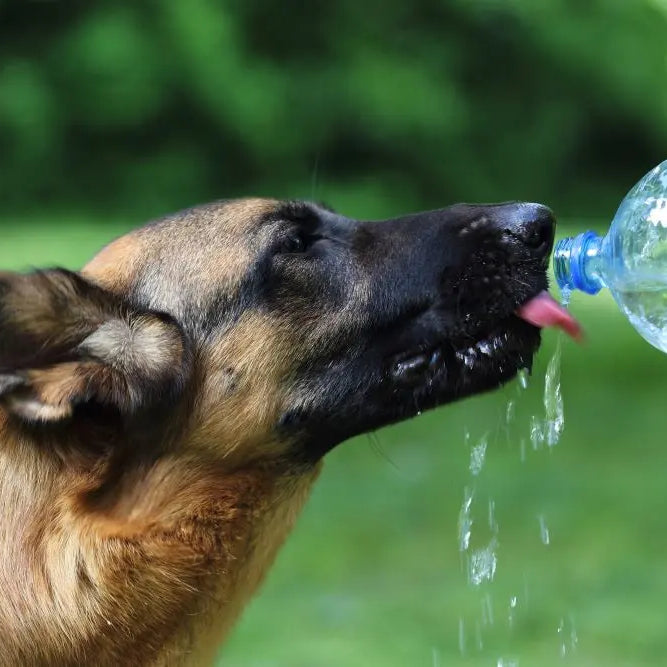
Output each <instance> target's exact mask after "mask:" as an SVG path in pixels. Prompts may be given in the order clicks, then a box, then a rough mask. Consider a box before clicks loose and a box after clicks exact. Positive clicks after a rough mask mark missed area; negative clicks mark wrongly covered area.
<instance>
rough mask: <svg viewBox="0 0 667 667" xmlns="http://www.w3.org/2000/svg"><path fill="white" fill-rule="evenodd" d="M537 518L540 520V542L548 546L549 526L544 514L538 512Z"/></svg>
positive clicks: (549, 539) (549, 538) (549, 537)
mask: <svg viewBox="0 0 667 667" xmlns="http://www.w3.org/2000/svg"><path fill="white" fill-rule="evenodd" d="M537 519H538V521H539V522H540V539H541V540H542V544H544V545H545V546H549V544H550V543H551V535H550V534H549V527H548V526H547V521H546V519H545V518H544V514H540V515H539V516H538V517H537Z"/></svg>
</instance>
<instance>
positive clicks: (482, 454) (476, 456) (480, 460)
mask: <svg viewBox="0 0 667 667" xmlns="http://www.w3.org/2000/svg"><path fill="white" fill-rule="evenodd" d="M488 444H489V438H488V434H486V433H485V434H484V435H483V436H482V437H481V438H480V439H479V442H478V443H477V444H476V445H474V446H473V448H472V449H471V450H470V472H471V473H472V474H473V475H474V476H475V477H477V475H479V473H480V472H481V471H482V468H483V467H484V460H485V459H486V448H487V446H488Z"/></svg>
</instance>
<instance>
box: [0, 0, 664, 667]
mask: <svg viewBox="0 0 667 667" xmlns="http://www.w3.org/2000/svg"><path fill="white" fill-rule="evenodd" d="M666 36H667V0H632V1H629V0H588V2H585V3H584V2H575V0H568V1H566V0H539V1H537V0H486V1H481V0H480V1H474V0H439V1H435V0H432V1H428V0H419V1H417V2H410V3H406V2H401V1H399V0H383V1H382V2H379V1H378V0H369V1H368V2H363V3H360V2H358V1H356V0H338V1H337V2H320V1H317V0H314V1H311V2H308V3H304V2H296V1H295V0H283V1H282V2H280V3H278V2H273V3H272V2H268V1H264V0H255V1H254V2H248V1H244V0H227V2H215V1H213V0H187V1H182V2H173V1H172V2H170V1H168V0H132V1H129V0H126V1H122V0H118V1H116V2H113V3H103V2H90V0H88V1H87V2H83V1H81V2H77V1H75V0H69V1H68V2H64V1H62V2H59V1H57V0H50V1H49V0H44V1H41V2H31V1H29V0H21V1H17V2H11V1H9V0H4V1H2V0H0V175H1V177H0V234H1V235H2V236H1V238H2V243H1V244H0V266H1V267H2V268H26V267H28V266H31V265H44V264H47V265H48V264H54V263H59V264H64V265H67V266H70V267H78V266H80V265H81V264H82V263H83V262H84V261H85V260H86V259H87V258H88V257H89V256H90V255H91V254H92V253H93V252H94V251H95V250H96V249H97V248H98V247H99V246H100V245H102V244H103V243H104V242H105V241H107V240H109V239H110V238H111V237H113V236H114V235H117V234H119V233H121V232H122V231H124V230H126V229H129V228H131V227H133V226H136V225H137V224H139V223H140V222H142V221H143V220H145V219H148V218H151V217H155V216H158V215H161V214H163V213H166V212H169V211H172V210H174V209H176V208H179V207H185V206H189V205H192V204H195V203H198V202H203V201H206V200H210V199H216V198H222V197H232V196H242V195H252V194H259V195H271V196H276V197H302V198H314V199H318V200H324V201H326V202H327V203H329V204H331V205H333V206H334V207H336V208H338V209H339V210H341V211H342V212H344V213H346V214H347V215H350V216H356V217H381V216H394V215H398V214H400V213H403V212H407V211H410V210H417V209H425V208H429V207H440V206H443V205H446V204H449V203H453V202H455V201H464V200H467V201H497V200H508V199H527V200H533V201H542V202H544V203H547V204H549V205H550V206H551V207H552V208H553V209H554V210H555V211H556V213H557V214H558V215H559V216H560V218H561V220H562V224H561V228H560V234H561V235H562V234H565V233H567V232H569V231H575V230H579V229H582V228H583V227H584V226H593V227H594V228H596V229H598V230H599V231H603V230H604V229H605V227H606V225H607V221H608V220H609V218H610V217H611V216H612V215H613V212H614V210H615V208H616V206H617V205H618V203H619V202H620V200H621V198H622V197H623V195H624V194H625V192H626V191H627V190H628V189H629V188H630V186H631V185H632V184H633V183H634V182H635V181H636V180H637V179H638V178H639V177H640V176H641V175H643V174H644V173H645V172H646V171H647V170H648V169H649V168H651V167H652V166H654V165H655V164H657V163H658V162H660V161H661V160H663V159H665V157H667V85H665V82H666V81H667V39H666ZM572 308H573V310H574V312H575V314H577V315H578V316H579V317H580V318H581V320H582V321H583V323H584V325H585V327H586V329H587V331H588V344H587V345H586V346H584V347H581V348H578V347H575V346H574V345H572V344H570V343H569V342H565V343H564V346H563V369H562V380H563V394H564V399H565V412H566V428H565V433H564V435H563V437H562V440H561V442H560V443H559V444H558V445H557V446H556V447H555V448H554V449H553V450H546V449H542V450H538V451H533V450H532V448H531V447H530V443H529V444H528V447H527V453H526V455H525V460H524V461H522V456H521V446H520V441H521V439H527V438H528V436H529V423H530V417H531V416H532V415H534V414H537V415H542V414H543V407H542V404H541V401H542V388H543V380H544V370H545V367H546V363H547V361H548V359H549V357H550V355H551V353H552V352H553V348H554V343H555V338H554V336H552V335H549V334H547V335H546V336H545V339H546V340H545V345H544V347H543V350H542V352H541V353H540V356H539V358H538V360H537V363H536V368H535V372H534V376H533V378H532V380H531V383H530V386H529V388H528V390H526V391H524V392H520V391H519V389H518V388H517V386H515V385H512V386H510V387H507V388H506V389H504V390H503V391H500V392H497V393H495V394H492V395H488V396H484V397H479V398H475V399H473V400H469V401H467V402H465V403H462V404H460V405H456V406H450V407H448V408H445V409H443V410H440V411H436V412H434V413H431V414H428V415H424V416H422V417H420V418H419V419H417V420H413V421H411V422H407V423H404V424H401V425H399V426H396V427H393V428H391V429H385V430H382V431H380V432H379V433H378V434H377V436H375V437H372V438H371V437H369V436H364V437H361V438H358V439H356V440H354V441H353V442H350V443H347V444H346V445H344V446H343V447H341V448H339V449H337V450H335V451H334V452H333V453H332V454H331V455H330V456H329V461H328V465H327V466H326V468H325V472H324V474H323V476H322V478H321V480H320V482H319V484H318V486H317V488H316V491H315V493H314V495H313V498H312V500H311V502H310V504H309V505H308V506H307V509H306V511H305V513H304V515H303V517H302V518H301V520H300V522H299V524H298V527H297V529H296V531H295V533H294V535H293V536H292V538H291V539H290V540H289V541H288V543H287V546H286V547H285V549H284V550H283V552H282V553H281V554H280V556H279V559H278V562H277V564H276V566H275V567H274V569H273V570H272V571H271V574H270V576H269V578H268V581H267V583H266V585H265V586H264V588H263V590H262V592H261V594H260V595H259V596H258V598H257V599H256V600H255V601H254V602H253V603H252V604H251V606H250V608H249V609H248V610H247V612H246V614H245V615H244V617H243V619H242V621H241V623H240V624H239V626H238V627H237V629H236V632H235V634H234V636H233V637H232V639H231V640H230V642H229V643H228V645H227V646H226V648H225V650H224V652H223V654H222V658H221V660H222V662H224V664H225V665H238V666H239V667H244V666H252V667H269V666H287V665H289V666H290V667H292V666H303V667H311V666H322V667H329V666H338V665H350V666H360V667H361V666H366V665H383V666H384V667H388V666H394V665H395V666H397V667H398V666H403V665H430V666H435V667H439V666H441V665H458V664H461V665H499V664H501V663H500V662H499V661H500V660H502V661H503V662H502V664H503V665H505V666H507V665H510V664H513V663H512V661H518V664H520V665H521V667H524V666H525V665H551V664H553V665H556V664H559V665H560V664H564V663H567V664H573V665H633V666H636V665H663V664H667V602H665V601H666V600H667V557H666V554H667V518H666V512H667V483H666V480H665V477H666V474H665V471H666V470H667V447H666V446H665V445H666V444H667V409H666V408H665V405H666V404H665V394H666V392H665V390H666V389H667V359H666V358H665V356H664V355H662V354H661V353H659V352H658V351H656V350H654V349H652V348H651V347H650V346H649V345H648V344H646V343H644V342H643V340H642V339H640V338H639V337H638V336H637V335H636V334H635V333H634V332H633V330H632V329H631V328H630V326H629V325H628V324H627V322H625V320H624V319H623V317H622V316H621V315H620V313H619V312H618V311H617V310H616V309H615V306H613V304H612V302H611V301H610V299H609V298H608V297H607V296H605V295H602V296H599V297H596V298H587V297H583V296H582V297H581V298H575V299H574V302H573V306H572ZM510 400H513V401H516V417H515V419H514V420H513V421H511V423H510V424H509V425H508V424H507V420H506V418H505V414H506V408H507V403H508V401H510ZM466 429H468V430H469V431H470V433H471V439H472V441H473V442H476V441H477V439H479V438H480V437H482V436H483V435H484V434H485V433H488V434H489V447H488V451H487V461H486V464H485V466H484V469H483V471H482V473H481V474H480V476H479V477H478V478H477V479H476V480H475V481H474V486H475V498H474V501H473V518H474V519H475V523H474V525H473V530H472V542H473V545H474V546H483V545H484V544H485V543H486V542H487V541H488V539H489V538H490V532H489V529H488V525H487V523H488V522H487V519H486V513H487V511H488V505H489V502H490V501H492V502H493V503H495V516H496V520H497V522H498V524H499V533H498V547H497V557H498V565H497V574H496V578H495V581H494V582H493V583H492V584H488V585H485V586H482V587H481V588H480V589H477V588H474V587H471V586H470V585H469V584H468V583H467V580H466V576H465V572H464V568H463V567H462V563H461V557H460V554H459V551H458V538H457V518H458V513H459V510H460V507H461V503H462V501H463V494H464V487H465V486H471V485H472V483H473V480H472V477H471V474H470V472H469V470H468V464H469V451H468V449H467V447H466V446H465V443H464V431H465V430H466ZM539 517H543V521H544V523H545V524H546V526H547V527H548V528H549V533H550V543H549V545H545V544H543V542H542V541H541V539H540V521H539ZM513 597H516V608H515V610H514V612H513V617H514V620H513V623H512V624H511V627H510V622H509V616H510V604H511V600H512V598H513ZM489 609H490V612H489ZM559 626H562V631H561V632H559ZM573 630H574V631H575V632H576V635H577V641H576V642H574V641H573V639H572V636H571V635H572V631H573ZM574 644H576V648H574V647H573V645H574ZM461 645H463V646H461ZM563 647H564V649H565V650H564V652H565V656H564V657H563V656H561V653H562V652H563ZM462 648H463V650H462Z"/></svg>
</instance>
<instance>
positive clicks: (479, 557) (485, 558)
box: [468, 536, 498, 586]
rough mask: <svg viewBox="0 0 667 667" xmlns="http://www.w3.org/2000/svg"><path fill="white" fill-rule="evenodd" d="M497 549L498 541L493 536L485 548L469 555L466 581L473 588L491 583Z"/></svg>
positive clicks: (495, 564)
mask: <svg viewBox="0 0 667 667" xmlns="http://www.w3.org/2000/svg"><path fill="white" fill-rule="evenodd" d="M497 548H498V540H497V539H496V538H495V536H494V537H492V538H491V541H490V542H489V544H488V545H487V546H486V547H484V548H483V549H477V550H476V551H473V552H472V554H471V555H470V564H469V572H468V580H469V581H470V583H471V584H472V585H473V586H480V585H481V584H482V583H484V582H485V581H493V577H495V575H496V566H497V564H498V559H497V556H496V549H497Z"/></svg>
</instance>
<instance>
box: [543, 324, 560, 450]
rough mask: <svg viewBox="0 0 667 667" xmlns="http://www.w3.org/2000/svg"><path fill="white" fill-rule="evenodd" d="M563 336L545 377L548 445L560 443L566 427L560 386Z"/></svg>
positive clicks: (557, 344)
mask: <svg viewBox="0 0 667 667" xmlns="http://www.w3.org/2000/svg"><path fill="white" fill-rule="evenodd" d="M560 363H561V338H560V336H559V337H558V342H557V343H556V349H555V351H554V353H553V356H552V357H551V360H550V361H549V365H548V366H547V373H546V375H545V377H544V412H545V423H544V433H543V435H544V438H545V439H546V442H547V445H549V447H553V446H554V445H556V444H558V441H559V440H560V436H561V434H562V433H563V428H564V427H565V418H564V412H563V395H562V393H561V388H560Z"/></svg>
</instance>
